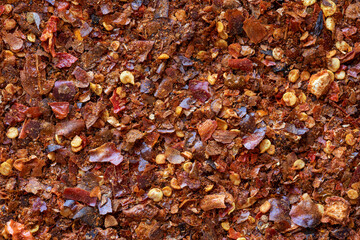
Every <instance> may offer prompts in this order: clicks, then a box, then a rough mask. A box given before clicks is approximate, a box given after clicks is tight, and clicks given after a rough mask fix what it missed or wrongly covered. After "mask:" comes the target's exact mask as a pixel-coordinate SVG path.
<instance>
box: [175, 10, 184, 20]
mask: <svg viewBox="0 0 360 240" xmlns="http://www.w3.org/2000/svg"><path fill="white" fill-rule="evenodd" d="M175 17H176V19H177V20H178V21H185V20H186V11H185V10H184V9H179V10H177V11H176V12H175Z"/></svg>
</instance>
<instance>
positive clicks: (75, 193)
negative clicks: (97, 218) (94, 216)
mask: <svg viewBox="0 0 360 240" xmlns="http://www.w3.org/2000/svg"><path fill="white" fill-rule="evenodd" d="M63 197H64V198H65V199H71V200H75V201H79V202H83V203H85V204H87V205H89V206H91V207H95V206H96V201H97V198H96V197H91V196H90V192H89V191H86V190H84V189H81V188H77V187H75V188H65V190H64V192H63Z"/></svg>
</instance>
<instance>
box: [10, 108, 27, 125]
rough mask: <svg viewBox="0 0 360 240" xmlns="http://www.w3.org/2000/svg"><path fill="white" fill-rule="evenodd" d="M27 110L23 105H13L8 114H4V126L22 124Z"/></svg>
mask: <svg viewBox="0 0 360 240" xmlns="http://www.w3.org/2000/svg"><path fill="white" fill-rule="evenodd" d="M28 109H29V107H27V106H25V105H23V104H20V103H15V104H14V105H12V106H11V108H10V110H9V112H7V113H6V114H5V118H4V123H5V124H6V125H14V124H16V123H18V122H23V121H24V120H25V117H26V112H27V110H28Z"/></svg>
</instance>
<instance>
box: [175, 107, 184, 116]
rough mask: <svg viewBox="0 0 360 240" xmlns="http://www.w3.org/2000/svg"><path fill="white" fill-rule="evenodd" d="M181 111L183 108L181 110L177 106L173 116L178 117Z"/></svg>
mask: <svg viewBox="0 0 360 240" xmlns="http://www.w3.org/2000/svg"><path fill="white" fill-rule="evenodd" d="M182 110H183V108H182V107H180V106H177V107H176V108H175V114H176V115H178V116H180V115H181V113H182Z"/></svg>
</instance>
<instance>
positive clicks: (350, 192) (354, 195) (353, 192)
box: [347, 189, 359, 200]
mask: <svg viewBox="0 0 360 240" xmlns="http://www.w3.org/2000/svg"><path fill="white" fill-rule="evenodd" d="M347 195H348V197H349V198H350V199H352V200H354V199H357V198H358V197H359V193H358V191H356V190H355V189H350V190H348V191H347Z"/></svg>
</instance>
